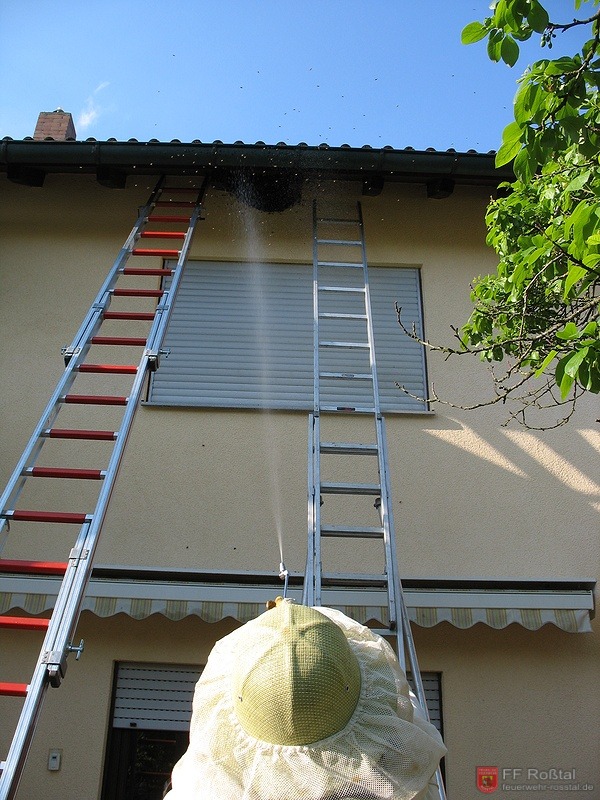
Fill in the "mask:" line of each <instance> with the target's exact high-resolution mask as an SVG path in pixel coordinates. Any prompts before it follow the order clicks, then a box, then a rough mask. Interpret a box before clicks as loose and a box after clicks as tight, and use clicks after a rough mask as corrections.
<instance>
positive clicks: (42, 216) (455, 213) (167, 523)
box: [0, 176, 600, 800]
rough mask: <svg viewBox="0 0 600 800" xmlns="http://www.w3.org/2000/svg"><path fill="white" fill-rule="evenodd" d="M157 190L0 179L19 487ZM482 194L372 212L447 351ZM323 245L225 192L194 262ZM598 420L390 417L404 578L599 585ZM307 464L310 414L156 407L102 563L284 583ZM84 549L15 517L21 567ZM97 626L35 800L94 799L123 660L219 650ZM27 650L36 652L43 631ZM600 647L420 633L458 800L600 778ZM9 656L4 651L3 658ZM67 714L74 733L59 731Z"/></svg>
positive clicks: (148, 410)
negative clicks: (572, 774)
mask: <svg viewBox="0 0 600 800" xmlns="http://www.w3.org/2000/svg"><path fill="white" fill-rule="evenodd" d="M151 183H152V182H151V181H149V180H146V179H141V180H140V181H139V183H138V184H137V185H136V184H135V182H133V181H130V183H129V184H128V188H127V190H126V191H123V192H121V191H111V190H108V189H105V188H103V187H100V186H99V185H97V184H96V182H95V180H94V179H93V178H92V177H87V176H72V177H66V176H65V177H60V176H48V177H47V179H46V184H45V187H44V188H43V189H41V190H39V189H30V188H25V187H19V186H16V185H14V184H11V183H10V182H8V181H7V180H6V179H5V177H4V176H1V177H0V191H1V193H2V194H1V197H2V202H1V204H0V224H1V230H0V335H1V341H2V347H1V348H0V369H1V374H2V376H3V380H2V382H1V383H0V413H1V418H2V431H1V437H2V442H1V458H0V483H1V484H2V485H3V484H4V482H5V480H6V478H7V477H8V475H9V474H10V471H11V469H12V467H13V465H14V463H15V462H16V460H17V458H18V456H19V455H20V453H21V451H22V449H23V447H24V445H25V443H26V441H27V439H28V437H29V434H30V432H31V430H32V428H33V426H34V424H35V423H36V422H37V420H38V417H39V415H40V413H41V411H42V409H43V407H44V405H45V403H46V401H47V398H48V396H49V394H50V392H51V390H52V389H53V387H54V385H55V382H56V380H57V378H58V377H59V375H60V372H61V369H62V360H61V356H60V347H61V346H62V345H65V344H68V343H69V342H70V340H71V338H72V336H73V335H74V333H75V331H76V330H77V328H78V326H79V322H80V320H81V319H82V317H83V315H84V313H85V311H86V310H87V308H88V306H89V303H90V302H91V300H92V299H93V297H94V296H95V294H96V291H97V289H98V287H99V285H100V283H101V282H102V280H103V278H104V276H105V274H106V271H107V269H108V267H109V266H110V264H112V262H113V260H114V258H115V256H116V254H117V252H118V250H119V248H120V247H121V245H122V243H123V241H124V239H125V237H126V235H127V234H128V232H129V230H130V228H131V225H132V224H133V221H134V217H135V209H136V208H137V207H138V206H139V205H142V204H143V203H144V201H145V200H146V198H147V195H148V193H149V188H150V186H151ZM316 188H317V189H318V188H319V187H316ZM358 188H359V187H341V189H340V190H342V189H343V190H344V191H346V190H350V189H351V190H352V192H354V193H355V196H356V197H358V195H357V194H356V192H357V190H358ZM486 201H487V192H486V191H485V190H483V189H476V188H473V189H468V188H464V187H463V188H461V187H458V188H457V190H456V192H455V194H454V195H453V196H452V197H451V198H449V199H447V200H445V201H432V200H427V199H426V198H425V196H424V190H423V188H422V187H417V186H415V187H413V186H392V187H386V189H385V191H384V195H383V196H382V197H380V198H363V211H364V215H365V224H366V234H367V248H368V253H369V258H370V261H371V263H373V264H377V265H385V264H390V265H394V266H396V265H398V264H407V265H411V266H412V265H415V264H416V265H419V266H420V267H421V272H422V284H423V296H424V312H425V326H426V334H427V336H428V337H430V338H431V339H432V340H434V341H439V340H440V339H441V340H443V341H445V342H449V341H450V340H451V334H450V325H451V324H457V323H460V322H462V321H463V320H464V319H465V317H466V316H467V315H468V308H469V304H468V286H469V282H470V280H471V279H472V278H473V277H474V276H475V275H477V274H479V273H481V272H484V271H486V269H490V268H493V264H494V259H493V254H491V253H489V252H488V251H487V250H486V249H485V248H484V245H483V240H484V226H483V211H484V208H485V204H486ZM310 236H311V230H310V208H309V206H308V204H306V205H304V204H303V205H302V206H299V207H296V208H294V209H292V210H290V211H289V212H287V213H286V214H282V215H264V214H259V213H258V212H248V211H245V210H242V209H241V208H240V207H238V206H236V205H235V204H234V203H233V202H232V201H231V199H230V198H229V197H228V196H227V195H224V194H223V193H210V194H209V195H208V196H207V198H206V221H205V222H204V223H202V226H201V227H200V229H199V230H198V234H197V237H196V240H195V244H194V249H193V253H192V255H193V257H197V258H207V259H217V258H222V259H232V260H234V259H242V260H243V259H245V258H249V257H250V258H251V257H255V258H264V259H268V260H273V261H277V262H280V261H286V260H289V261H290V262H307V263H308V262H309V261H310V258H311V245H310ZM249 242H250V243H251V246H249ZM429 372H430V378H432V379H433V381H434V383H435V386H436V390H437V391H438V393H439V394H440V395H442V396H444V397H447V398H448V399H451V400H453V401H454V400H455V401H458V402H463V403H464V402H471V400H472V397H473V393H476V397H478V398H479V397H484V396H486V393H487V395H488V396H489V394H490V392H491V386H490V385H489V384H486V383H485V379H484V377H483V375H484V373H485V368H484V367H483V366H480V365H479V364H478V363H475V362H472V361H469V360H466V359H459V360H455V361H449V362H444V361H443V360H442V359H441V358H439V357H437V358H436V357H435V356H432V357H430V359H429ZM597 408H598V406H597V398H588V399H587V400H586V401H584V402H583V403H582V404H581V406H580V408H579V411H578V413H577V415H576V417H575V419H574V420H573V421H572V422H571V423H570V424H569V425H568V426H567V427H565V428H562V429H559V430H557V431H554V432H547V433H536V432H528V431H524V430H522V429H519V428H518V427H516V426H511V427H509V428H503V427H502V423H503V422H504V420H505V419H506V409H504V408H493V409H486V410H483V411H478V412H465V411H460V410H458V409H454V408H448V407H443V406H438V407H436V409H435V413H430V414H423V415H397V416H394V415H390V416H389V418H388V421H387V425H388V445H389V456H390V467H391V475H392V489H393V502H394V513H395V516H396V527H397V536H398V554H399V559H400V563H401V570H402V572H403V574H405V575H410V576H413V575H414V576H448V577H463V576H467V577H469V576H482V577H486V576H489V577H547V578H559V577H564V578H580V577H594V572H595V571H596V567H597V563H598V550H597V539H598V537H597V533H598V513H599V511H600V478H599V476H598V469H597V462H598V452H599V450H600V436H599V434H598V432H597V427H598V426H597V425H596V424H595V419H596V418H597V416H598V413H597ZM103 414H106V417H107V422H106V427H110V421H109V420H108V418H109V416H110V413H109V412H101V413H100V414H99V417H100V419H99V421H98V425H99V427H105V424H104V420H103V419H102V415H103ZM356 424H357V425H362V424H363V423H362V422H360V421H358V420H357V423H356ZM359 438H360V436H357V439H359ZM367 438H369V437H367ZM306 452H307V419H306V415H305V414H303V413H281V412H280V413H275V414H271V415H264V414H261V413H259V412H252V411H244V412H229V411H224V410H220V411H207V410H198V409H193V410H192V409H189V410H181V409H161V408H155V407H148V406H144V407H142V408H141V409H140V410H139V412H138V417H137V420H136V426H135V428H134V430H133V432H132V435H131V440H130V444H129V448H128V451H127V454H126V456H125V459H124V463H123V465H122V471H121V475H120V479H119V482H118V484H117V487H116V489H115V492H114V496H113V500H112V504H111V508H110V511H109V514H108V517H107V520H106V525H105V530H104V532H103V539H102V542H101V544H100V548H99V552H98V557H97V560H98V562H101V563H125V564H132V565H152V566H183V567H189V566H194V567H198V568H200V569H207V568H215V569H246V570H253V569H259V570H264V569H271V568H272V569H273V571H275V570H276V569H277V568H278V563H279V547H278V543H277V536H276V534H275V528H276V524H275V521H274V520H275V516H276V514H277V513H279V512H278V511H277V509H280V513H281V518H282V526H281V527H282V534H283V545H284V555H285V560H286V564H287V566H288V568H289V569H291V570H292V571H297V572H299V571H302V569H303V566H304V559H305V547H306V545H305V540H306ZM96 457H98V458H100V457H102V454H101V453H98V455H97V456H96V455H95V454H92V453H91V452H90V447H89V446H87V445H82V444H79V445H75V446H74V447H73V450H72V452H71V453H70V455H69V465H74V466H78V465H81V466H89V467H95V466H98V465H97V464H96V463H93V461H92V463H90V459H94V458H96ZM44 463H52V462H51V461H44ZM100 466H102V464H101V465H100ZM38 483H40V484H42V485H40V486H39V487H38V488H36V490H35V491H36V492H39V494H40V497H39V498H34V497H32V498H31V500H32V503H33V501H36V502H37V501H39V503H40V507H43V505H42V504H43V503H44V501H45V499H46V498H45V497H44V494H47V495H48V496H49V495H50V488H51V489H52V490H54V489H55V488H56V487H50V488H49V487H47V486H44V485H43V484H44V483H47V482H44V481H41V482H38ZM88 491H89V490H88V489H87V488H82V489H79V488H78V489H77V492H76V493H73V492H70V494H69V495H67V494H65V497H64V498H62V499H61V501H60V502H61V505H59V506H58V507H59V508H63V509H66V508H69V509H71V508H72V510H77V511H80V510H88V508H87V507H84V506H85V504H86V503H88V502H90V499H89V498H87V497H86V493H87V492H88ZM90 494H91V492H90ZM22 505H23V506H26V505H27V503H26V502H25V498H24V500H23V503H22ZM17 529H18V536H17V535H15V534H16V533H17ZM74 535H75V532H74V530H72V529H67V530H65V531H60V530H58V531H56V532H54V531H53V535H52V541H50V542H49V543H48V545H47V547H46V546H45V545H42V542H41V533H40V530H39V527H36V526H35V525H24V524H21V525H19V526H17V525H16V524H15V525H14V526H13V533H12V534H11V537H10V539H9V543H8V545H7V548H6V550H5V552H4V554H3V555H4V556H5V557H9V558H10V557H25V558H26V557H46V558H49V559H63V558H64V557H65V556H66V553H67V552H68V550H69V549H70V547H71V546H72V543H73V542H72V540H73V538H74ZM32 544H33V549H32V547H31V545H32ZM378 562H379V557H378V556H373V555H372V548H369V549H368V551H367V546H363V547H360V548H356V549H354V548H353V551H352V554H342V556H341V557H339V558H336V560H335V568H336V569H341V570H343V569H345V568H346V567H348V568H350V567H353V566H355V565H356V563H360V564H361V565H362V566H364V568H371V567H373V568H377V567H378V566H381V565H380V564H379V563H378ZM81 629H82V635H84V634H85V636H86V640H87V651H86V654H85V656H84V659H83V660H82V662H81V663H80V664H78V665H74V664H73V665H72V666H70V667H69V674H68V677H67V681H66V684H65V688H63V689H61V690H60V691H59V692H52V693H51V696H50V698H49V702H48V705H47V708H46V710H45V712H44V716H43V720H42V727H41V730H40V735H39V737H38V738H37V739H36V743H35V745H34V750H33V753H32V757H31V760H30V765H29V766H28V768H27V774H26V778H25V780H26V784H25V786H28V787H29V789H25V790H24V794H23V795H22V796H23V797H28V796H32V797H33V796H39V787H40V786H43V787H44V796H46V797H47V798H48V800H52V798H53V797H56V798H59V797H60V798H61V800H62V798H68V797H73V798H75V797H77V798H82V797H91V798H95V797H96V796H97V790H98V784H97V781H98V776H99V775H100V774H101V766H102V757H103V747H104V743H105V736H106V725H107V714H108V703H109V700H110V680H111V675H112V664H113V662H114V661H115V660H119V659H121V658H122V659H126V660H149V661H156V660H165V659H167V660H169V661H173V662H175V663H190V662H194V661H196V660H197V659H200V660H202V658H204V655H205V653H206V651H207V648H208V646H209V645H210V643H211V641H212V639H213V637H214V631H213V629H210V630H209V629H208V627H207V626H204V625H202V623H200V622H199V621H198V620H192V619H188V620H184V621H182V622H181V623H177V624H175V623H165V621H164V620H147V621H145V622H143V623H139V622H133V621H132V620H130V619H128V618H123V617H117V618H114V619H112V620H98V619H97V618H95V617H91V616H87V615H86V617H85V618H84V620H83V621H82V623H81ZM27 636H28V637H29V636H31V637H32V639H31V641H33V638H34V635H30V634H28V635H27ZM3 641H4V640H3ZM174 641H176V642H177V644H176V645H175V646H173V642H174ZM597 642H598V637H597V635H596V634H590V635H575V636H573V635H567V634H563V633H561V632H559V631H557V630H555V629H552V628H548V627H546V628H545V629H543V630H541V631H539V632H536V633H529V632H526V631H524V630H522V629H519V628H516V627H515V626H511V627H510V628H509V629H507V630H505V631H492V630H490V629H485V628H482V627H481V626H478V627H477V628H475V629H472V630H470V631H457V630H456V629H454V628H450V627H447V626H445V625H442V626H438V627H436V628H434V629H432V630H429V631H423V630H417V643H418V646H419V653H420V658H421V663H422V668H424V669H432V670H439V671H442V673H443V692H444V715H445V719H446V726H447V729H446V730H447V738H448V744H449V747H450V755H449V757H448V779H449V787H450V797H451V800H464V799H465V798H470V797H476V796H477V795H478V793H477V791H476V789H475V779H474V771H475V766H476V765H477V764H496V763H498V764H500V765H502V766H507V767H510V766H515V767H518V766H533V767H539V768H540V769H543V768H545V767H547V766H555V767H563V768H568V767H570V766H571V765H574V766H577V769H578V770H580V773H581V775H582V776H584V775H585V776H590V779H591V778H593V777H594V775H595V776H596V778H597V779H598V782H600V775H598V765H597V762H594V760H593V758H594V751H593V749H592V747H591V739H592V737H591V736H590V733H591V732H592V731H593V730H594V729H595V727H596V720H597V716H598V710H599V709H598V707H597V703H596V702H595V700H594V699H593V698H591V697H590V694H591V693H593V685H594V680H597V670H596V667H595V664H596V663H597V661H594V650H595V649H596V652H597ZM20 646H21V645H18V646H17V645H16V646H15V649H14V650H11V651H10V656H9V657H10V662H11V663H9V664H8V672H9V674H8V676H6V677H5V679H7V680H18V679H20V678H21V677H22V676H20V675H19V674H15V671H16V666H15V665H13V663H12V660H13V657H14V659H17V657H18V655H19V647H20ZM166 653H167V654H168V655H165V654H166ZM6 656H7V652H6V651H4V649H3V652H2V662H4V659H5V657H6ZM596 658H597V656H596ZM2 679H3V676H2V675H0V680H2ZM23 679H25V678H23ZM67 692H68V693H69V694H68V695H67V694H66V693H67ZM66 697H68V701H67V700H66V699H65V698H66ZM9 703H12V701H9ZM14 705H15V707H16V701H15V704H14ZM63 714H66V715H68V716H69V721H70V722H71V723H72V725H70V726H66V727H65V726H64V725H63V724H62V722H63V717H62V715H63ZM82 720H85V724H86V730H89V736H88V735H87V734H86V738H85V742H84V741H83V740H82V737H81V736H80V735H79V731H80V728H81V725H82ZM2 727H3V728H4V726H2ZM519 731H520V732H519ZM0 735H5V732H4V731H3V732H2V734H0ZM58 735H60V737H61V738H60V741H61V742H62V743H63V744H59V743H58V741H57V739H56V737H57V736H58ZM58 746H63V747H64V748H65V760H64V768H63V770H62V771H61V773H60V774H58V775H50V774H49V773H47V772H46V770H45V761H46V758H47V750H48V748H49V747H58ZM0 748H2V749H5V746H4V743H0ZM84 750H85V756H84ZM80 751H81V752H80ZM89 753H91V754H92V755H91V759H92V761H93V763H91V762H90V764H89V770H87V771H85V772H84V771H83V770H81V769H80V768H79V767H76V766H75V764H78V763H80V762H81V760H82V759H83V761H85V762H86V763H88V762H87V761H86V759H89V758H90V755H89ZM80 756H81V758H80ZM590 773H592V774H591V775H590ZM34 787H38V788H36V789H35V790H34ZM514 794H515V796H518V794H517V793H514ZM570 796H574V797H577V796H578V795H577V794H571V795H570ZM581 796H582V797H583V796H589V793H588V794H586V795H583V794H582V795H581Z"/></svg>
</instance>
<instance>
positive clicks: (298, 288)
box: [148, 261, 427, 412]
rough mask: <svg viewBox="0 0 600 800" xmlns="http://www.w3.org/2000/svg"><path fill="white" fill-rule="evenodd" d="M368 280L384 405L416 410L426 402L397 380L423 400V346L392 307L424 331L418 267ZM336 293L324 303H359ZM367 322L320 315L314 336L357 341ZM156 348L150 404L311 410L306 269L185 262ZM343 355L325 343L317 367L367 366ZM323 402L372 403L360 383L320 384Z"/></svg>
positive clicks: (372, 274)
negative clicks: (162, 353) (159, 354)
mask: <svg viewBox="0 0 600 800" xmlns="http://www.w3.org/2000/svg"><path fill="white" fill-rule="evenodd" d="M369 282H370V293H371V305H372V310H373V327H374V340H375V352H376V358H377V374H378V379H379V389H380V392H379V394H380V402H381V407H382V410H384V411H407V412H423V411H425V410H427V406H426V404H424V403H423V402H421V401H419V400H418V399H413V398H411V397H409V396H407V395H406V394H404V393H403V392H402V391H400V390H399V389H398V387H397V385H396V384H397V383H402V384H404V385H405V386H406V387H407V388H408V389H409V391H410V392H411V393H412V394H414V395H416V397H417V398H423V397H425V392H426V388H425V387H426V371H425V359H424V354H423V349H422V347H421V346H420V345H418V344H417V343H416V342H414V341H412V340H411V339H410V338H409V337H407V336H406V335H405V334H404V333H403V332H402V330H401V328H400V326H399V325H398V320H397V314H396V303H398V305H400V306H402V312H403V313H402V317H403V322H404V324H405V325H407V327H409V328H410V327H411V326H412V325H413V323H414V325H415V328H416V330H417V332H418V333H419V334H420V335H422V329H423V324H422V319H423V315H422V309H421V289H420V276H419V270H418V269H416V268H408V267H407V268H404V267H403V268H393V267H372V268H370V269H369ZM336 298H339V294H337V293H331V296H330V295H329V293H328V295H327V297H326V298H324V299H323V301H322V310H325V311H333V312H337V311H342V310H343V311H346V312H347V311H350V312H355V313H360V312H361V310H363V309H361V306H362V300H361V299H360V297H358V296H356V295H352V294H346V295H344V307H343V308H340V305H339V302H340V301H339V299H336ZM349 304H350V305H349ZM363 308H364V307H363ZM364 324H365V323H364V322H362V321H361V322H357V321H355V320H348V321H346V320H344V321H343V322H340V321H339V320H336V321H335V322H334V321H332V320H323V321H322V323H321V334H322V337H321V338H326V339H331V338H333V339H335V340H336V341H364V339H365V334H364V328H363V329H362V330H359V326H361V325H362V326H364ZM163 346H164V348H165V349H166V350H168V351H169V355H168V357H167V358H162V359H161V366H160V369H159V370H158V371H157V372H156V373H155V374H154V375H153V376H152V380H151V384H150V388H149V396H148V402H149V403H151V404H156V405H165V406H204V407H222V408H269V409H296V410H307V411H308V410H310V409H312V404H313V300H312V266H309V265H302V264H251V263H226V262H208V261H206V262H199V261H195V262H194V261H192V262H190V263H189V264H188V265H187V266H186V270H185V273H184V276H183V281H182V284H181V286H180V290H179V293H178V296H177V298H176V300H175V305H174V309H173V313H172V316H171V319H170V322H169V326H168V329H167V333H166V336H165V340H164V343H163ZM322 352H323V351H322ZM345 352H346V351H341V350H339V349H335V350H333V349H332V350H331V351H329V352H328V353H326V354H325V355H322V357H321V369H322V370H323V371H342V372H351V371H359V370H360V369H363V368H364V369H365V370H367V371H368V369H369V367H368V363H367V362H366V363H365V365H364V367H363V366H362V365H361V364H360V362H359V363H358V365H357V362H356V355H352V354H351V353H347V352H346V354H345V355H343V353H345ZM340 353H342V355H340ZM326 358H329V359H330V363H327V361H326V360H325V359H326ZM364 358H365V359H366V358H367V353H365V354H364ZM334 359H335V360H334ZM357 366H358V369H357ZM321 399H322V402H323V403H336V404H342V405H345V406H360V405H363V406H364V405H372V393H371V390H370V384H369V383H368V382H365V381H352V382H345V381H336V382H335V383H334V382H333V381H331V382H330V385H329V386H328V385H327V383H326V381H322V383H321Z"/></svg>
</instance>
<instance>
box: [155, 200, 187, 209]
mask: <svg viewBox="0 0 600 800" xmlns="http://www.w3.org/2000/svg"><path fill="white" fill-rule="evenodd" d="M154 205H155V207H156V208H194V206H196V205H197V203H194V201H193V200H158V201H157V202H156V203H154Z"/></svg>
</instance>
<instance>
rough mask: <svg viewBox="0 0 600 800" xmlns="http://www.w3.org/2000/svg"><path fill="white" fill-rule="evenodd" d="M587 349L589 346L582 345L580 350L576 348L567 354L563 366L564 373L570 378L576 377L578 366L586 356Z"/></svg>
mask: <svg viewBox="0 0 600 800" xmlns="http://www.w3.org/2000/svg"><path fill="white" fill-rule="evenodd" d="M589 350H590V348H589V347H582V348H581V350H576V351H575V352H574V353H571V355H570V356H568V358H567V360H566V362H565V365H564V367H563V369H564V373H565V375H569V376H570V377H571V378H576V377H577V373H578V371H579V367H580V366H581V364H582V362H583V361H584V360H585V359H586V358H587V354H588V353H589Z"/></svg>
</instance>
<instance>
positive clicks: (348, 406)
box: [303, 200, 446, 800]
mask: <svg viewBox="0 0 600 800" xmlns="http://www.w3.org/2000/svg"><path fill="white" fill-rule="evenodd" d="M351 213H352V214H354V212H351ZM325 214H327V212H325ZM332 214H334V215H329V214H327V215H324V213H323V212H321V210H320V208H319V209H317V201H316V200H315V201H314V203H313V318H314V319H313V332H314V408H313V413H312V414H311V415H310V416H309V444H308V557H307V565H306V574H305V583H304V592H303V603H305V604H306V605H311V606H312V605H317V606H319V605H321V604H322V600H321V594H322V589H323V587H334V586H344V587H355V588H363V589H369V588H371V589H373V588H375V587H385V589H386V593H387V607H388V615H387V621H386V627H385V628H383V629H378V630H377V633H379V634H380V635H382V636H385V637H386V638H387V639H388V641H390V643H391V644H392V646H393V647H394V649H395V650H396V653H397V654H398V658H399V661H400V664H401V666H402V668H403V669H404V671H405V672H406V671H409V672H410V673H412V678H413V684H414V687H415V692H416V696H417V699H418V701H419V704H420V705H421V707H422V709H423V712H424V713H425V715H426V716H427V718H429V714H428V711H427V702H426V699H425V690H424V687H423V682H422V680H421V673H420V671H419V665H418V661H417V655H416V650H415V645H414V641H413V637H412V632H411V629H410V622H409V619H408V612H407V609H406V605H405V603H404V597H403V592H402V585H401V582H400V577H399V572H398V561H397V558H396V548H395V535H394V521H393V513H392V504H391V490H390V480H389V469H388V464H387V452H386V434H385V421H384V418H383V415H382V412H381V408H380V399H379V386H378V381H377V368H376V359H375V346H374V335H373V318H372V310H371V298H370V293H369V275H368V268H367V257H366V249H365V236H364V226H363V219H362V209H361V205H360V203H357V204H356V212H355V215H354V216H346V215H343V216H342V215H340V214H339V212H338V211H333V212H332ZM357 415H358V416H359V417H361V419H360V420H358V419H357ZM357 428H358V429H359V430H360V431H366V429H367V428H368V431H366V434H367V435H368V436H369V439H368V441H358V442H357V441H353V440H352V438H351V437H355V431H356V429H357ZM366 462H370V465H367V463H366ZM348 475H350V476H351V478H350V479H348ZM356 475H359V476H360V477H359V478H358V479H356V478H355V477H354V476H356ZM340 476H342V478H343V479H342V480H340ZM365 476H367V478H370V479H369V480H365ZM332 477H333V478H334V480H331V478H332ZM373 500H374V501H375V502H374V504H373V502H372V501H373ZM365 501H367V503H365ZM329 506H331V509H330V508H329ZM366 506H369V507H370V508H367V507H366ZM370 514H375V516H376V522H377V524H376V525H373V524H372V522H373V520H370V519H369V515H370ZM349 517H350V518H351V519H350V521H351V523H353V524H348V519H349ZM357 522H359V523H360V524H356V523H357ZM324 539H325V540H327V539H330V540H331V542H330V551H329V552H328V553H324V548H325V543H324V542H323V540H324ZM361 540H365V545H364V546H365V547H366V550H371V548H372V543H373V542H375V543H376V544H377V545H378V548H377V553H376V556H375V559H376V560H377V563H378V564H380V563H381V562H383V566H384V569H383V572H382V573H381V574H380V573H377V574H373V573H370V574H363V573H356V572H347V573H339V572H327V571H324V568H323V565H324V561H329V562H330V563H333V564H336V565H339V563H340V561H342V560H343V557H344V555H345V553H344V549H346V550H347V551H350V550H352V551H353V553H352V556H353V559H356V558H357V548H358V547H359V546H360V545H359V542H360V541H361ZM367 542H371V547H369V545H368V544H367ZM340 544H342V545H343V547H342V548H340V547H339V545H340ZM344 546H345V548H344ZM361 556H362V557H364V558H365V560H366V561H367V562H368V561H369V560H370V555H369V554H367V552H366V551H365V552H364V556H363V554H362V553H359V554H358V558H361ZM349 563H350V562H349ZM445 796H446V795H445V791H444V786H443V781H442V776H441V774H440V771H439V770H438V772H437V773H436V776H435V783H433V782H432V784H430V788H429V792H428V794H427V800H444V798H445Z"/></svg>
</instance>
